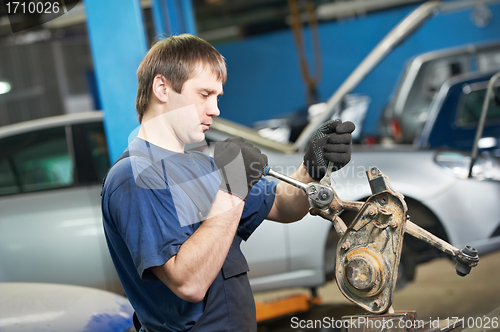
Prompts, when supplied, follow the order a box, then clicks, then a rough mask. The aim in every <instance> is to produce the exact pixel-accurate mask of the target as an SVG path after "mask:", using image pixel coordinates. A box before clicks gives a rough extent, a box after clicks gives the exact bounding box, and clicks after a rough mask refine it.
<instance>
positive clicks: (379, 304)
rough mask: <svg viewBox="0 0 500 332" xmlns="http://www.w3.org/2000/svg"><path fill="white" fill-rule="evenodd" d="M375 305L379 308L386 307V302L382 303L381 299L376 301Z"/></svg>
mask: <svg viewBox="0 0 500 332" xmlns="http://www.w3.org/2000/svg"><path fill="white" fill-rule="evenodd" d="M373 304H375V306H376V307H377V308H382V306H383V305H384V301H382V300H381V299H377V300H375V302H373Z"/></svg>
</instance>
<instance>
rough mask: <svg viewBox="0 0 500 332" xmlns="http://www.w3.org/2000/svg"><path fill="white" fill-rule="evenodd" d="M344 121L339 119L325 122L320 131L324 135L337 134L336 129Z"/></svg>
mask: <svg viewBox="0 0 500 332" xmlns="http://www.w3.org/2000/svg"><path fill="white" fill-rule="evenodd" d="M341 123H342V121H341V120H339V119H336V120H329V121H327V122H325V123H324V124H323V125H322V126H321V127H319V128H318V131H319V132H321V133H323V134H330V133H334V132H335V128H336V127H337V126H338V125H339V124H341Z"/></svg>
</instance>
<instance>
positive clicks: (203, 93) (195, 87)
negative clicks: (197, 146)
mask: <svg viewBox="0 0 500 332" xmlns="http://www.w3.org/2000/svg"><path fill="white" fill-rule="evenodd" d="M222 93H223V91H222V82H220V81H218V80H217V77H216V76H215V75H214V74H213V73H212V71H211V70H210V69H209V68H207V66H200V67H199V69H198V70H196V71H195V75H194V76H193V77H192V78H190V79H188V80H187V81H186V82H184V85H183V87H182V91H181V93H177V92H175V91H174V90H172V89H170V90H169V97H168V98H169V99H168V108H169V112H168V113H167V114H168V117H167V118H169V119H170V120H169V121H173V122H172V123H171V126H172V129H173V131H174V134H175V135H176V136H177V138H178V139H179V140H180V141H181V142H182V143H184V144H191V143H197V142H201V141H203V140H204V139H205V131H207V130H208V129H209V127H210V125H211V124H212V119H213V118H214V117H216V116H219V114H220V111H219V108H218V105H217V103H218V97H219V96H220V95H222ZM172 117H173V118H172Z"/></svg>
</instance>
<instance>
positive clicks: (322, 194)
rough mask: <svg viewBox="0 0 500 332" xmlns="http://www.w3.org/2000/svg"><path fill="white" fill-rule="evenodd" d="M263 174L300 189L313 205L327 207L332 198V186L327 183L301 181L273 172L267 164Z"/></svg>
mask: <svg viewBox="0 0 500 332" xmlns="http://www.w3.org/2000/svg"><path fill="white" fill-rule="evenodd" d="M263 175H264V176H266V175H270V176H272V177H275V178H277V179H279V180H281V181H284V182H286V183H288V184H291V185H292V186H295V187H297V188H299V189H302V191H303V192H304V193H305V194H306V195H307V198H308V199H309V204H310V205H311V206H313V207H317V208H320V209H323V208H325V207H328V205H329V204H330V203H331V201H332V200H333V196H334V192H333V190H332V188H330V187H329V186H327V185H323V184H320V183H317V182H311V183H303V182H300V181H298V180H295V179H293V178H291V177H289V176H286V175H283V174H281V173H278V172H275V171H273V170H272V169H271V167H269V166H266V167H264V171H263Z"/></svg>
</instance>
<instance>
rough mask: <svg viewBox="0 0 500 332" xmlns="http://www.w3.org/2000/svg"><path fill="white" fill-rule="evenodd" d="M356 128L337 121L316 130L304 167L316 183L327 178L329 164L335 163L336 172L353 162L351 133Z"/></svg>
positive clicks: (329, 122) (308, 147) (350, 124)
mask: <svg viewBox="0 0 500 332" xmlns="http://www.w3.org/2000/svg"><path fill="white" fill-rule="evenodd" d="M355 128H356V127H355V126H354V123H352V122H350V121H346V122H344V123H342V121H341V120H338V119H337V120H330V121H327V122H325V123H324V124H323V125H322V126H321V127H319V128H318V130H316V133H314V135H313V137H312V139H311V142H309V145H308V146H307V149H306V153H305V155H304V166H305V167H306V169H307V173H309V175H310V176H311V177H312V178H313V179H314V180H315V181H320V180H321V179H322V178H323V176H325V173H326V169H327V166H328V162H330V161H331V162H333V170H332V171H333V172H335V171H338V170H339V169H341V168H342V167H344V166H345V165H347V163H348V162H349V161H350V160H351V141H352V136H351V133H352V132H353V131H354V129H355Z"/></svg>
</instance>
